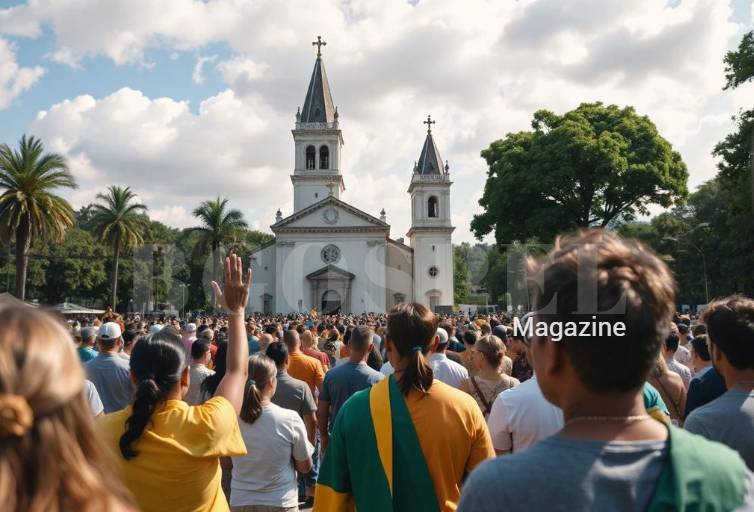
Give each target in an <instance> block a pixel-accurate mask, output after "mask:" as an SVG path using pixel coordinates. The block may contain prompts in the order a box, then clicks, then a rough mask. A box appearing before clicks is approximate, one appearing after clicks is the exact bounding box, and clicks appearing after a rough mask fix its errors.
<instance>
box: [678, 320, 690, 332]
mask: <svg viewBox="0 0 754 512" xmlns="http://www.w3.org/2000/svg"><path fill="white" fill-rule="evenodd" d="M678 332H680V333H681V334H688V333H689V326H688V325H686V324H684V323H683V322H679V323H678Z"/></svg>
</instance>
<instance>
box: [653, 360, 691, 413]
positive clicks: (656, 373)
mask: <svg viewBox="0 0 754 512" xmlns="http://www.w3.org/2000/svg"><path fill="white" fill-rule="evenodd" d="M647 380H648V381H649V383H650V384H652V386H654V387H655V389H657V391H658V392H659V393H660V396H661V397H662V401H663V402H665V405H667V406H668V411H669V412H670V421H671V422H672V423H673V425H676V426H678V427H680V426H683V412H684V411H685V410H686V388H685V386H684V385H683V379H682V378H681V376H680V375H678V374H677V373H676V372H674V371H671V370H669V369H668V365H667V363H666V362H665V358H664V357H663V356H662V352H661V353H660V355H659V356H657V361H656V362H655V367H654V369H653V370H652V372H651V373H650V374H649V379H647ZM666 421H667V420H666Z"/></svg>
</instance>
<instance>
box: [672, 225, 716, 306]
mask: <svg viewBox="0 0 754 512" xmlns="http://www.w3.org/2000/svg"><path fill="white" fill-rule="evenodd" d="M706 227H709V222H701V223H699V224H697V225H696V226H694V227H693V228H692V229H690V230H689V231H687V232H685V233H683V234H681V237H683V238H682V239H679V238H676V237H673V236H666V237H664V238H663V239H662V240H663V242H673V243H674V244H680V243H681V242H682V241H683V242H685V243H687V244H688V245H690V246H691V247H693V248H694V250H696V252H698V253H699V256H701V257H702V273H703V274H704V299H705V301H706V303H707V304H709V282H708V280H707V258H706V257H705V256H704V251H702V250H701V249H700V248H699V246H697V245H696V244H695V243H693V242H692V241H691V240H688V239H687V238H686V237H687V236H688V235H690V234H691V233H693V232H694V231H697V230H698V229H701V228H706Z"/></svg>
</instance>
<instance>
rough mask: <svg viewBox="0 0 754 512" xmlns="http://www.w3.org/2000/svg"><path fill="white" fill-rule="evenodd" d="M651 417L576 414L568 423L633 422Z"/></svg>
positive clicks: (646, 415) (645, 415)
mask: <svg viewBox="0 0 754 512" xmlns="http://www.w3.org/2000/svg"><path fill="white" fill-rule="evenodd" d="M649 418H650V416H649V414H638V415H636V416H576V417H575V418H571V419H570V420H568V421H566V423H565V424H566V425H570V424H571V423H578V422H581V421H615V422H619V423H633V422H637V421H644V420H648V419H649Z"/></svg>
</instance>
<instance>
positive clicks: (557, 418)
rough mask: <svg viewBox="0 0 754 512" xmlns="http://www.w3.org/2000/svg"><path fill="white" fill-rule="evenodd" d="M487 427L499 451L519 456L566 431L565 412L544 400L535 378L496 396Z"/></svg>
mask: <svg viewBox="0 0 754 512" xmlns="http://www.w3.org/2000/svg"><path fill="white" fill-rule="evenodd" d="M487 427H488V428H489V430H490V436H492V445H493V446H494V447H495V449H496V450H499V451H508V452H509V451H512V452H513V453H518V452H522V451H524V450H526V449H527V448H530V447H531V446H533V445H534V444H536V443H537V442H538V441H540V440H542V439H544V438H546V437H550V436H551V435H553V434H554V433H555V432H557V431H558V430H560V429H561V428H563V411H561V410H560V409H559V408H558V407H555V406H554V405H552V404H551V403H550V402H548V401H547V400H546V399H545V397H544V395H542V391H541V390H540V389H539V384H537V379H536V378H535V377H532V378H531V379H529V380H526V381H524V382H522V383H521V384H519V385H518V386H516V387H513V388H511V389H507V390H505V391H503V392H502V393H500V394H499V395H497V398H496V399H495V402H493V404H492V411H491V412H490V416H489V418H487Z"/></svg>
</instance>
